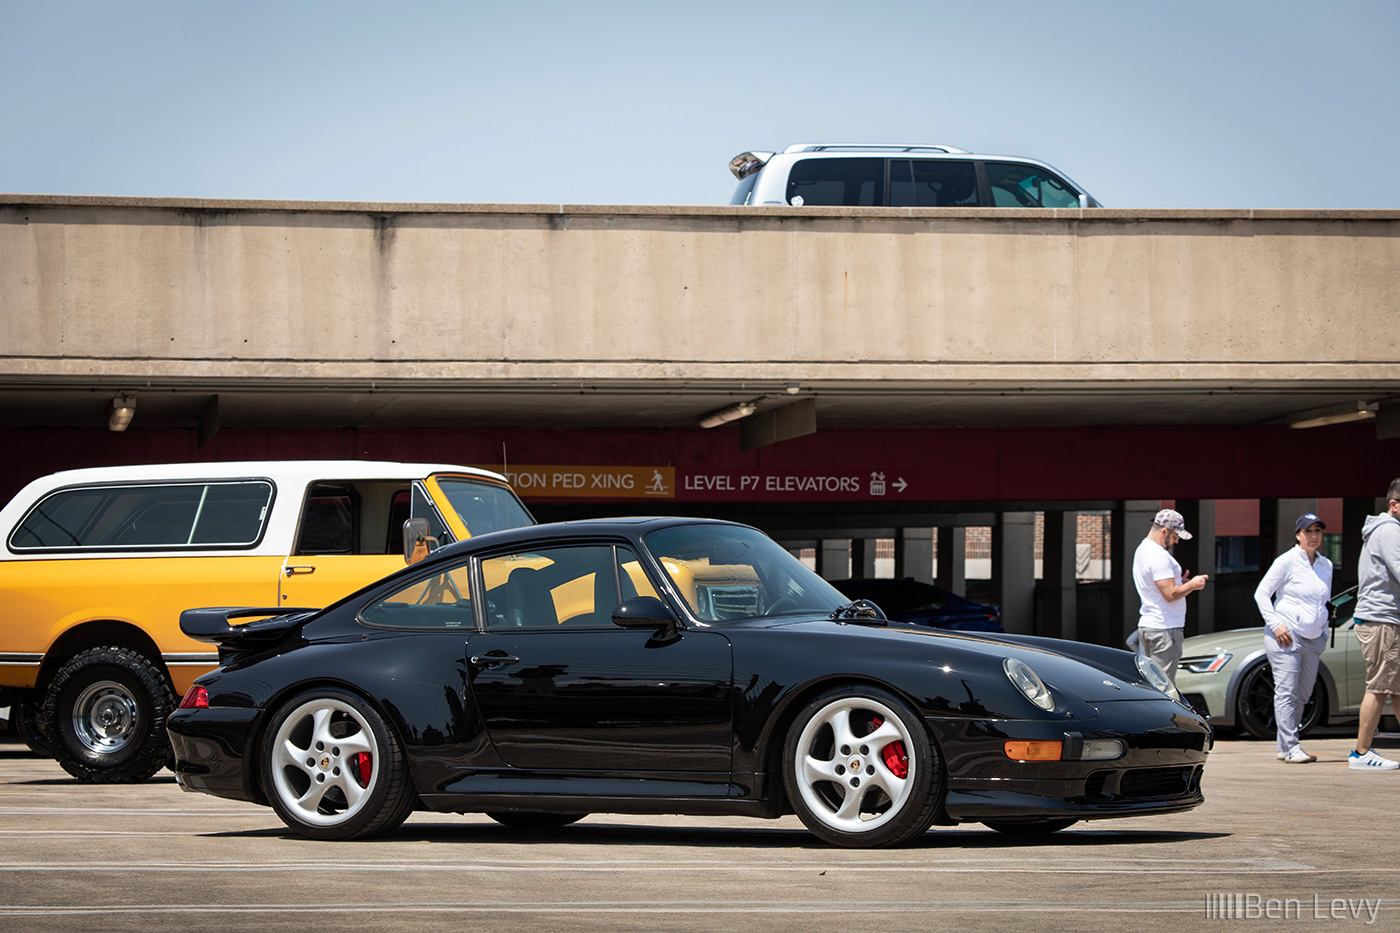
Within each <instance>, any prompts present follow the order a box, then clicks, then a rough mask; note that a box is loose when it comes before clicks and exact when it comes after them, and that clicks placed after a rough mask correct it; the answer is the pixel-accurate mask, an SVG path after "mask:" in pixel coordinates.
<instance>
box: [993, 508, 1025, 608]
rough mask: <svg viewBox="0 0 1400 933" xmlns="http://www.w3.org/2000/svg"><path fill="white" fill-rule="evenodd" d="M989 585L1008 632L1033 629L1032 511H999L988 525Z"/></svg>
mask: <svg viewBox="0 0 1400 933" xmlns="http://www.w3.org/2000/svg"><path fill="white" fill-rule="evenodd" d="M992 587H993V591H994V592H995V593H996V594H997V602H998V603H1000V604H1001V624H1002V627H1003V628H1005V629H1006V630H1007V631H1008V632H1015V633H1017V634H1020V635H1031V634H1034V632H1035V513H1034V512H1003V513H1001V520H1000V521H998V522H997V523H996V524H995V525H993V526H992Z"/></svg>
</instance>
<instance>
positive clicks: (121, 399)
mask: <svg viewBox="0 0 1400 933" xmlns="http://www.w3.org/2000/svg"><path fill="white" fill-rule="evenodd" d="M134 417H136V398H135V396H131V395H126V394H124V393H120V392H119V393H117V396H116V397H115V398H113V399H112V413H111V414H110V415H108V416H107V430H108V431H125V430H126V426H127V425H129V424H131V419H132V418H134Z"/></svg>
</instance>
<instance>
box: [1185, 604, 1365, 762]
mask: <svg viewBox="0 0 1400 933" xmlns="http://www.w3.org/2000/svg"><path fill="white" fill-rule="evenodd" d="M1355 603H1356V587H1352V588H1351V589H1349V590H1346V591H1345V592H1343V593H1340V594H1338V595H1337V596H1334V597H1332V599H1331V600H1330V601H1329V603H1328V605H1330V606H1331V607H1332V633H1331V635H1330V637H1329V638H1328V641H1327V648H1326V649H1325V650H1324V651H1323V652H1322V661H1321V663H1320V664H1319V665H1318V669H1317V683H1316V685H1315V686H1314V687H1313V694H1312V697H1311V698H1310V699H1309V700H1308V703H1307V706H1306V707H1304V709H1303V718H1302V722H1301V723H1299V727H1298V734H1299V735H1306V734H1307V732H1308V730H1310V729H1311V728H1313V726H1316V725H1318V724H1319V723H1340V722H1347V721H1348V720H1353V721H1354V720H1355V719H1356V718H1357V714H1358V710H1359V709H1360V707H1361V697H1362V696H1363V695H1364V694H1365V692H1366V660H1365V659H1364V658H1363V657H1362V656H1361V646H1360V644H1358V642H1357V641H1356V636H1355V635H1354V634H1353V633H1352V610H1353V609H1354V608H1355ZM1176 687H1177V689H1178V690H1180V691H1181V693H1182V695H1183V696H1185V698H1186V701H1187V702H1188V703H1190V704H1191V705H1192V706H1193V707H1195V709H1196V711H1197V712H1198V713H1200V714H1201V715H1203V716H1205V717H1206V718H1208V719H1209V720H1210V723H1211V725H1212V726H1215V727H1216V728H1221V729H1233V728H1238V729H1242V730H1244V731H1245V732H1247V733H1249V734H1250V735H1252V736H1255V737H1256V738H1260V739H1272V738H1274V737H1275V735H1276V732H1275V724H1274V672H1273V669H1272V668H1271V667H1269V659H1268V658H1267V657H1265V655H1264V624H1263V622H1262V621H1261V622H1260V623H1259V625H1257V626H1254V627H1253V628H1240V629H1233V630H1231V631H1228V632H1210V633H1208V634H1205V635H1194V636H1192V637H1191V638H1188V639H1186V640H1185V641H1184V642H1183V643H1182V646H1181V663H1180V664H1178V665H1177V669H1176Z"/></svg>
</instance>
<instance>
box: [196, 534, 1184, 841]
mask: <svg viewBox="0 0 1400 933" xmlns="http://www.w3.org/2000/svg"><path fill="white" fill-rule="evenodd" d="M274 613H276V614H274ZM245 619H253V621H242V620H245ZM181 627H182V628H183V629H184V630H185V631H186V632H187V633H189V634H190V635H193V636H195V637H197V638H202V639H204V640H207V641H211V642H213V643H215V644H216V645H218V647H219V654H220V658H221V666H220V667H219V668H218V669H217V670H215V671H213V672H212V673H209V674H206V675H204V676H203V677H200V678H199V679H198V681H197V682H196V683H195V685H194V686H193V687H192V688H191V689H190V691H189V692H188V693H187V694H186V695H185V697H184V699H183V701H182V702H181V704H180V708H179V709H178V710H176V711H175V712H174V713H173V714H172V715H171V716H170V720H169V734H170V738H171V742H172V743H173V746H174V751H175V760H176V764H175V770H176V774H177V777H178V780H179V782H180V785H181V786H182V787H183V788H184V789H186V790H190V791H202V792H205V793H210V794H215V795H218V796H222V797H231V798H235V799H239V800H250V801H254V802H257V803H260V804H268V805H271V806H272V808H273V809H274V810H275V811H276V812H277V815H278V816H279V817H280V818H281V819H282V820H283V821H284V822H285V823H286V824H287V825H288V826H290V827H291V828H292V829H294V830H296V831H298V832H300V833H302V834H304V835H306V836H309V837H312V838H316V839H354V838H362V837H367V836H372V835H376V834H379V833H384V832H387V831H389V830H392V829H393V828H395V827H397V826H398V825H399V824H400V823H402V822H403V821H404V820H405V819H406V818H407V817H408V815H409V814H410V813H411V812H412V811H414V810H419V809H422V810H432V811H440V812H457V813H469V812H476V813H486V814H488V815H490V816H491V817H492V818H494V819H496V820H498V821H499V822H501V823H504V824H506V825H508V826H517V827H554V826H563V825H565V824H568V823H572V822H574V821H576V820H578V819H581V818H582V817H583V816H585V815H587V814H589V813H596V812H604V813H631V814H645V813H676V814H738V815H747V816H755V817H769V818H772V817H778V816H782V815H783V814H785V813H792V812H795V813H796V814H797V815H798V816H799V817H800V818H801V819H802V822H803V823H805V824H806V825H807V827H808V828H809V829H810V830H811V831H812V832H813V833H815V834H816V835H817V836H819V837H820V838H822V839H824V840H826V841H828V842H831V843H834V844H837V845H843V846H885V845H895V844H898V843H901V842H905V841H907V840H910V839H912V838H914V837H915V836H918V835H920V834H922V833H923V832H925V831H926V830H928V829H929V827H930V826H932V825H934V824H941V825H951V824H955V823H963V822H980V823H983V824H985V825H987V826H989V827H991V828H993V829H996V830H1000V831H1003V832H1008V833H1044V832H1052V831H1055V830H1058V829H1061V828H1063V827H1065V826H1068V825H1070V824H1071V823H1074V822H1076V821H1078V820H1083V819H1102V818H1105V817H1122V816H1134V815H1140V814H1152V813H1171V812H1177V811H1181V810H1187V809H1190V808H1192V807H1195V806H1197V805H1198V804H1200V803H1201V802H1202V796H1201V770H1202V767H1203V765H1204V763H1205V760H1206V754H1207V752H1208V751H1209V748H1210V743H1211V738H1210V728H1209V726H1207V724H1206V723H1205V721H1204V720H1202V719H1201V717H1200V716H1198V715H1197V714H1196V713H1195V712H1194V711H1192V710H1191V709H1190V707H1188V706H1185V705H1184V704H1183V703H1182V702H1181V700H1180V697H1179V695H1178V694H1177V693H1176V692H1175V688H1174V687H1172V685H1171V684H1170V682H1169V681H1168V680H1167V679H1166V677H1165V676H1164V675H1163V674H1162V672H1161V670H1160V669H1159V668H1158V667H1157V666H1156V665H1155V664H1153V663H1152V662H1150V661H1148V660H1147V659H1146V658H1140V657H1138V656H1137V655H1133V654H1130V653H1128V652H1125V651H1119V650H1117V649H1113V648H1104V647H1098V646H1094V645H1087V644H1080V643H1076V642H1063V641H1056V640H1052V639H1041V638H1033V637H1029V636H1011V635H983V634H976V635H972V634H961V633H953V632H946V631H939V630H937V629H930V628H927V627H919V626H914V625H900V624H896V623H890V622H888V621H886V620H885V619H884V618H883V615H882V614H881V613H880V612H879V610H878V608H877V607H875V606H873V605H872V604H869V603H864V602H861V601H857V602H855V603H852V602H850V601H849V600H848V599H846V598H845V597H844V596H842V595H841V594H840V593H839V592H838V591H836V590H835V589H833V588H832V587H831V586H830V585H829V584H827V583H826V581H824V580H822V579H821V578H820V577H819V576H817V575H816V574H815V573H813V572H812V571H810V570H809V569H807V567H806V566H804V565H803V564H802V562H801V561H799V560H798V559H797V558H795V557H793V556H792V555H791V554H790V553H788V551H786V550H785V549H783V548H782V547H781V546H779V545H778V544H777V543H776V542H774V541H772V540H771V539H769V538H767V537H766V536H764V535H763V533H762V532H760V531H758V530H757V529H754V528H750V527H747V526H744V525H736V524H731V523H728V522H720V521H709V520H701V519H683V518H646V519H610V520H599V521H581V522H569V523H564V524H557V525H541V526H535V527H530V528H521V529H516V530H513V531H502V532H496V533H493V534H487V535H482V536H479V537H475V538H471V539H469V540H467V541H463V542H460V543H457V544H452V545H448V546H445V547H443V548H440V549H438V550H436V551H435V552H434V553H433V554H432V555H431V556H430V557H428V558H427V559H425V560H422V561H420V562H418V563H415V564H413V565H411V566H408V567H406V568H405V569H403V570H402V571H399V572H398V573H396V574H394V575H392V576H390V577H387V578H385V579H384V580H381V581H380V582H378V583H375V584H373V585H372V586H369V587H366V588H365V589H362V590H360V591H359V592H358V593H355V594H354V595H352V596H349V597H347V598H345V599H343V600H341V601H340V602H338V603H336V604H334V605H332V606H329V607H327V608H325V609H322V610H318V611H296V610H292V611H286V610H272V609H267V608H262V609H259V608H256V607H254V608H248V609H194V610H189V611H187V612H185V613H184V614H183V615H182V617H181Z"/></svg>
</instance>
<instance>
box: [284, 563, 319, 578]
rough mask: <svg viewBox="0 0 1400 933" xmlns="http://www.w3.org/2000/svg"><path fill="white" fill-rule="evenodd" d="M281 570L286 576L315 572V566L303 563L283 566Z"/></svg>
mask: <svg viewBox="0 0 1400 933" xmlns="http://www.w3.org/2000/svg"><path fill="white" fill-rule="evenodd" d="M282 572H283V573H284V574H286V575H287V576H289V577H290V576H295V575H297V574H303V573H315V572H316V568H315V567H308V566H307V565H305V564H301V565H300V566H295V567H284V568H282Z"/></svg>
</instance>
